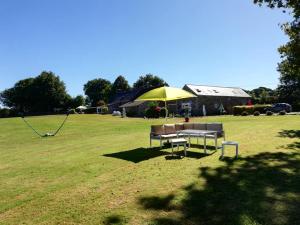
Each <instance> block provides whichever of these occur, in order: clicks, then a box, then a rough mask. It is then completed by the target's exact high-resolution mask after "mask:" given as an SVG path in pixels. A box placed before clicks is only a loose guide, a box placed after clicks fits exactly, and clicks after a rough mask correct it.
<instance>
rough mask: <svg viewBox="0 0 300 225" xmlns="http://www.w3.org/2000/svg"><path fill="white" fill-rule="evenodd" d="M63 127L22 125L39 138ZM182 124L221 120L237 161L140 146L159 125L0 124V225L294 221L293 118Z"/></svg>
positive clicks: (297, 181)
mask: <svg viewBox="0 0 300 225" xmlns="http://www.w3.org/2000/svg"><path fill="white" fill-rule="evenodd" d="M62 120H63V116H42V117H30V118H28V121H30V122H31V123H32V125H34V126H35V127H36V128H37V129H38V130H39V131H40V132H48V131H51V130H55V129H56V127H57V126H59V124H60V122H61V121H62ZM182 120H183V119H169V120H168V121H167V123H174V122H181V121H182ZM191 121H192V122H223V124H224V128H225V131H226V137H227V139H228V140H235V141H238V142H239V144H240V157H239V159H237V160H234V159H233V156H234V149H231V148H230V147H229V148H227V151H226V152H225V155H226V157H225V158H224V159H223V160H220V159H219V157H220V151H217V152H216V151H214V149H213V148H212V149H211V150H210V151H208V154H207V155H205V154H203V149H202V147H201V146H200V147H199V146H197V145H193V146H192V148H191V149H189V150H188V155H187V157H182V158H179V157H175V158H171V157H169V156H170V152H171V149H170V148H163V149H162V150H160V149H159V148H153V149H148V147H149V131H150V125H151V124H161V123H166V121H165V120H164V119H155V120H147V119H138V118H136V119H135V118H126V119H122V118H117V117H112V116H109V115H108V116H102V115H70V118H69V120H68V121H67V123H66V125H65V127H63V129H62V130H61V133H59V134H58V135H57V136H56V137H48V138H39V137H38V136H36V135H35V134H34V133H33V132H32V131H31V130H30V129H29V128H28V127H27V126H26V125H25V124H24V123H23V122H22V120H21V119H20V118H10V119H0V224H231V225H234V224H274V225H277V224H289V225H292V224H295V225H296V224H300V139H299V138H300V116H270V117H267V116H259V117H253V116H251V117H233V116H224V117H206V118H192V119H191ZM219 141H220V142H221V140H219ZM193 142H194V143H196V140H193ZM200 143H202V142H201V141H200ZM209 143H210V144H213V143H212V142H209ZM154 144H155V145H156V146H158V145H159V143H158V142H154ZM181 149H182V148H181ZM179 154H182V152H179Z"/></svg>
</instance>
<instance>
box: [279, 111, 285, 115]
mask: <svg viewBox="0 0 300 225" xmlns="http://www.w3.org/2000/svg"><path fill="white" fill-rule="evenodd" d="M278 114H279V115H281V116H284V115H285V114H286V111H285V110H281V111H280V112H279V113H278Z"/></svg>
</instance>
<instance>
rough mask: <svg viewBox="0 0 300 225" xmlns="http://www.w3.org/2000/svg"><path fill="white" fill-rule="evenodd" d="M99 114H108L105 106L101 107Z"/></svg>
mask: <svg viewBox="0 0 300 225" xmlns="http://www.w3.org/2000/svg"><path fill="white" fill-rule="evenodd" d="M100 109H101V114H108V107H107V106H101V107H100Z"/></svg>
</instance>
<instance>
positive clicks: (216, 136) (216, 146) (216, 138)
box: [215, 133, 218, 150]
mask: <svg viewBox="0 0 300 225" xmlns="http://www.w3.org/2000/svg"><path fill="white" fill-rule="evenodd" d="M215 148H216V150H217V149H218V135H217V133H215Z"/></svg>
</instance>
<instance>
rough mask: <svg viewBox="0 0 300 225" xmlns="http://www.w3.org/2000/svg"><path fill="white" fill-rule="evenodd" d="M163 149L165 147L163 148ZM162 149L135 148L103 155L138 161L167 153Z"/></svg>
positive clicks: (167, 153)
mask: <svg viewBox="0 0 300 225" xmlns="http://www.w3.org/2000/svg"><path fill="white" fill-rule="evenodd" d="M163 149H165V148H163ZM163 149H160V148H159V147H157V148H136V149H132V150H128V151H122V152H116V153H111V154H105V155H103V156H106V157H113V158H117V159H123V160H127V161H130V162H134V163H139V162H142V161H145V160H149V159H152V158H155V157H159V156H163V155H169V154H170V153H169V152H166V151H163Z"/></svg>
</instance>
